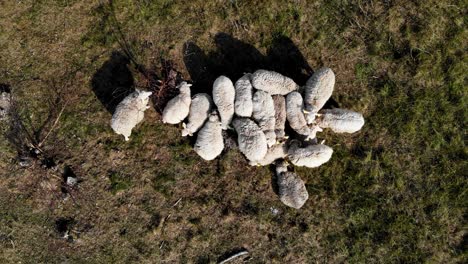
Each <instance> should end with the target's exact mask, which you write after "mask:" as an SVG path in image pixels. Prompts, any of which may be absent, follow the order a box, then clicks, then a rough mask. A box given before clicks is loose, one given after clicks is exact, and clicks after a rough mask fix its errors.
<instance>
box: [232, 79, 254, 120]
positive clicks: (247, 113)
mask: <svg viewBox="0 0 468 264" xmlns="http://www.w3.org/2000/svg"><path fill="white" fill-rule="evenodd" d="M251 78H252V74H251V73H247V74H245V75H244V76H242V78H240V79H239V80H237V82H236V85H235V89H236V99H235V102H234V112H235V113H236V115H238V116H241V117H251V116H252V107H253V106H252V83H251V82H250V79H251Z"/></svg>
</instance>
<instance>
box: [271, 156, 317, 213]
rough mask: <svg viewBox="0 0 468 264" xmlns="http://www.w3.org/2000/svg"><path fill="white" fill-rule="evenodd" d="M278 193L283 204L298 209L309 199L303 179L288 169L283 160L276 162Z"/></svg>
mask: <svg viewBox="0 0 468 264" xmlns="http://www.w3.org/2000/svg"><path fill="white" fill-rule="evenodd" d="M276 176H277V184H278V194H279V197H280V200H281V202H283V204H285V205H287V206H289V207H292V208H295V209H299V208H301V207H302V206H303V205H304V204H305V203H306V201H307V199H309V193H308V192H307V188H306V187H305V184H304V181H302V180H301V178H299V176H297V175H296V173H294V172H290V171H288V167H287V163H286V162H285V161H281V162H278V163H277V164H276Z"/></svg>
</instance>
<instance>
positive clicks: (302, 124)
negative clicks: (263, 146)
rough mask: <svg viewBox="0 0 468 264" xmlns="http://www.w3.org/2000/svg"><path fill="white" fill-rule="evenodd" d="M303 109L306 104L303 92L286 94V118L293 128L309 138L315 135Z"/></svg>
mask: <svg viewBox="0 0 468 264" xmlns="http://www.w3.org/2000/svg"><path fill="white" fill-rule="evenodd" d="M303 110H304V105H303V100H302V96H301V94H300V93H299V92H291V93H289V94H288V95H287V96H286V118H287V119H288V122H289V125H290V126H291V128H292V129H293V130H294V131H296V133H298V134H299V135H301V136H303V137H305V138H306V140H308V139H312V138H314V137H315V136H314V133H313V132H312V131H311V130H310V128H309V127H308V126H307V122H306V120H305V117H304V112H303Z"/></svg>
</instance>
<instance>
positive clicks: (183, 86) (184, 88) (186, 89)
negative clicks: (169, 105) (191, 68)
mask: <svg viewBox="0 0 468 264" xmlns="http://www.w3.org/2000/svg"><path fill="white" fill-rule="evenodd" d="M191 86H192V84H190V83H187V82H181V83H180V84H179V85H178V86H177V89H179V91H180V93H184V94H190V87H191Z"/></svg>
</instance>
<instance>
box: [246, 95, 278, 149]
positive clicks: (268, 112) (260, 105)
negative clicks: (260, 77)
mask: <svg viewBox="0 0 468 264" xmlns="http://www.w3.org/2000/svg"><path fill="white" fill-rule="evenodd" d="M252 118H253V120H255V121H256V122H257V124H258V125H259V127H260V129H262V131H263V133H265V136H266V139H267V143H268V147H271V146H273V145H274V144H275V143H276V134H275V106H274V103H273V98H272V97H271V95H269V94H268V93H266V92H264V91H261V90H258V91H256V92H255V94H254V96H253V112H252Z"/></svg>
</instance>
